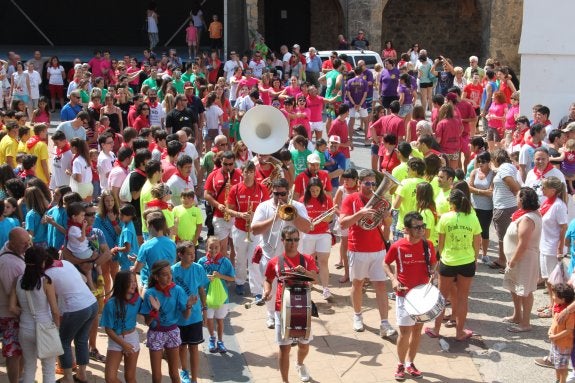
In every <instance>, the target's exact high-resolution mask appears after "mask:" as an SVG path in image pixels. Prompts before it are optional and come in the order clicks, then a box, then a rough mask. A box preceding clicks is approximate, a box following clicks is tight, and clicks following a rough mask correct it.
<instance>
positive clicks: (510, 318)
mask: <svg viewBox="0 0 575 383" xmlns="http://www.w3.org/2000/svg"><path fill="white" fill-rule="evenodd" d="M501 322H503V323H511V324H519V322H515V321H514V320H513V317H505V318H503V319H502V320H501Z"/></svg>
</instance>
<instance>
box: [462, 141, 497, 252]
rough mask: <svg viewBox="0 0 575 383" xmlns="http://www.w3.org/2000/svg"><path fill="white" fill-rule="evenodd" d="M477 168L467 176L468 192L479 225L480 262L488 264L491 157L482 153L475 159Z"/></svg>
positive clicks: (491, 186) (491, 189)
mask: <svg viewBox="0 0 575 383" xmlns="http://www.w3.org/2000/svg"><path fill="white" fill-rule="evenodd" d="M475 162H476V164H477V168H476V169H473V171H472V172H471V175H470V176H469V181H468V182H469V191H470V192H471V203H472V205H473V208H474V209H475V214H476V215H477V218H479V223H480V224H481V252H482V257H481V261H482V262H483V263H489V262H490V260H489V256H488V255H487V249H488V248H489V226H491V220H492V219H493V199H492V196H493V178H494V177H495V173H494V172H493V170H491V167H490V163H491V155H490V154H489V152H482V153H480V154H478V155H477V157H476V158H475Z"/></svg>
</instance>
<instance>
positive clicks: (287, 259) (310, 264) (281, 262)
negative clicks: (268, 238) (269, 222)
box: [263, 226, 319, 382]
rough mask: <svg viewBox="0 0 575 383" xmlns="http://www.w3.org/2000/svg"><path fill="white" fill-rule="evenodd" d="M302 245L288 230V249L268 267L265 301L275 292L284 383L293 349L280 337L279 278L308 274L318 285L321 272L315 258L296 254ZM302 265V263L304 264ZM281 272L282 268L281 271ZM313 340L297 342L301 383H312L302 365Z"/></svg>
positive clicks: (284, 231)
mask: <svg viewBox="0 0 575 383" xmlns="http://www.w3.org/2000/svg"><path fill="white" fill-rule="evenodd" d="M299 241H300V233H299V232H298V230H297V229H296V228H295V227H293V226H286V227H284V228H283V229H282V231H281V242H282V243H283V247H284V249H285V251H284V253H283V254H281V255H278V256H275V257H274V258H272V259H271V260H270V261H269V263H268V264H267V267H266V271H265V278H266V279H265V282H264V298H263V299H265V300H266V301H270V299H271V297H272V291H275V299H274V301H273V302H274V308H275V312H274V315H275V330H276V343H277V344H278V345H279V347H280V352H279V367H280V373H281V376H282V382H287V381H288V375H289V354H290V351H291V347H292V341H293V340H294V339H291V338H282V336H281V324H280V323H281V322H280V315H281V314H280V311H281V307H282V294H283V283H284V282H283V281H281V280H279V278H280V277H281V276H282V275H283V274H284V272H285V271H288V270H289V271H294V272H298V273H300V274H305V275H306V276H307V277H310V278H313V281H314V282H315V281H317V276H318V272H319V270H318V268H317V265H316V263H315V260H314V258H313V257H312V256H310V255H307V254H300V252H299V251H298V250H297V248H298V244H299ZM302 261H303V262H302ZM280 268H283V269H282V270H280ZM276 280H277V286H276V288H275V290H274V289H273V287H274V286H273V282H275V281H276ZM312 339H313V336H312V335H311V333H310V336H309V338H304V337H300V338H297V339H295V340H296V341H297V344H298V352H297V366H296V369H297V372H298V374H299V377H300V379H301V381H302V382H309V380H310V376H309V372H308V371H307V368H306V366H305V365H304V364H303V362H304V360H305V357H306V356H307V354H308V352H309V342H310V341H311V340H312Z"/></svg>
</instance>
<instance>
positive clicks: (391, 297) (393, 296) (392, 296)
mask: <svg viewBox="0 0 575 383" xmlns="http://www.w3.org/2000/svg"><path fill="white" fill-rule="evenodd" d="M387 299H389V300H390V301H394V300H395V293H394V292H391V293H387Z"/></svg>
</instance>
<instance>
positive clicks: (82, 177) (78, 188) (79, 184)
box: [70, 137, 94, 202]
mask: <svg viewBox="0 0 575 383" xmlns="http://www.w3.org/2000/svg"><path fill="white" fill-rule="evenodd" d="M70 150H71V151H72V154H73V155H74V158H73V159H72V177H71V178H70V187H71V188H72V191H74V192H76V193H78V194H80V196H82V198H83V199H84V201H85V202H92V192H93V190H94V186H93V185H92V170H91V167H90V149H89V148H88V144H87V143H86V141H84V140H82V139H81V138H78V137H76V138H72V140H71V141H70Z"/></svg>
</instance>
